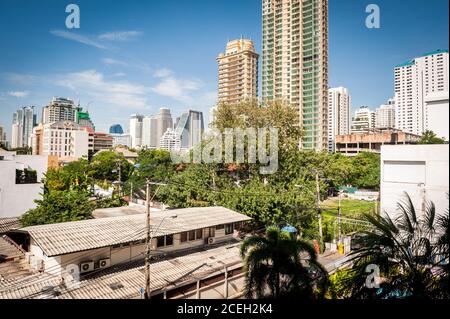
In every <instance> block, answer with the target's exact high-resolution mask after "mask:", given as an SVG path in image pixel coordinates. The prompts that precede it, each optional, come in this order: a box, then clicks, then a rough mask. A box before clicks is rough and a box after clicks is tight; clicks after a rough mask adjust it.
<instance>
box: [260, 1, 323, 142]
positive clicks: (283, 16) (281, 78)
mask: <svg viewBox="0 0 450 319" xmlns="http://www.w3.org/2000/svg"><path fill="white" fill-rule="evenodd" d="M262 7H263V13H262V16H263V17H262V19H263V41H262V45H263V59H262V97H263V99H265V100H272V99H284V100H285V101H287V102H289V103H290V104H292V105H295V106H296V107H298V109H299V116H300V123H301V125H302V127H303V128H304V130H305V137H304V138H303V140H302V143H301V144H302V145H301V146H302V147H303V148H305V149H316V150H323V149H327V148H328V128H327V126H328V120H327V117H328V102H327V98H328V0H263V3H262Z"/></svg>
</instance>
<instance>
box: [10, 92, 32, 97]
mask: <svg viewBox="0 0 450 319" xmlns="http://www.w3.org/2000/svg"><path fill="white" fill-rule="evenodd" d="M28 94H30V92H28V91H11V92H8V95H9V96H14V97H17V98H19V97H26V96H27V95H28Z"/></svg>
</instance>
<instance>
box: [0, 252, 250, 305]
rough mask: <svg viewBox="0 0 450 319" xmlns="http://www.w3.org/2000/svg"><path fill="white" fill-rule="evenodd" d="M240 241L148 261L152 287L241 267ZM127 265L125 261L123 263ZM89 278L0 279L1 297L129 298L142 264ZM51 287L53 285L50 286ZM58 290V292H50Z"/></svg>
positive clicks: (137, 283) (140, 281)
mask: <svg viewBox="0 0 450 319" xmlns="http://www.w3.org/2000/svg"><path fill="white" fill-rule="evenodd" d="M239 247H240V244H239V243H237V244H232V245H226V246H221V247H218V248H212V249H208V250H203V251H199V252H196V253H191V254H188V255H185V256H181V257H176V258H172V259H169V260H164V261H161V262H156V263H152V264H151V268H150V286H151V290H152V291H157V290H162V289H170V288H173V287H177V286H178V287H179V286H181V285H183V284H186V283H188V282H190V281H195V280H197V279H202V278H204V277H206V276H208V275H209V274H213V273H216V272H218V271H222V270H223V269H224V267H225V266H230V267H231V266H236V267H240V266H241V264H242V259H241V257H240V254H239ZM125 266H126V264H125ZM105 273H106V274H98V275H96V276H95V277H93V278H91V279H86V280H82V281H81V282H80V285H79V287H78V288H72V289H66V288H65V287H63V286H62V285H61V280H60V279H58V278H57V277H55V276H52V275H49V274H41V275H39V276H30V277H29V278H27V279H25V280H21V281H18V282H16V283H12V284H11V283H9V284H8V285H6V284H5V285H3V286H2V284H1V283H0V299H19V298H60V299H130V298H140V297H141V296H140V293H139V290H140V289H141V288H143V287H144V282H145V277H144V267H143V266H138V267H134V268H131V269H126V270H122V271H120V270H119V271H116V272H108V271H105ZM52 287H54V288H52ZM49 291H50V292H52V291H58V294H57V295H55V294H52V293H49Z"/></svg>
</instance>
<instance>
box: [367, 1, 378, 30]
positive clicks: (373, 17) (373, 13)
mask: <svg viewBox="0 0 450 319" xmlns="http://www.w3.org/2000/svg"><path fill="white" fill-rule="evenodd" d="M366 13H370V14H369V15H368V16H367V17H366V27H367V28H368V29H379V28H381V15H380V7H379V6H378V5H376V4H373V3H372V4H369V5H368V6H367V7H366Z"/></svg>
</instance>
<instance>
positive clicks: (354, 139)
mask: <svg viewBox="0 0 450 319" xmlns="http://www.w3.org/2000/svg"><path fill="white" fill-rule="evenodd" d="M419 140H420V136H419V135H415V134H411V133H405V132H402V131H398V130H395V129H373V130H371V131H368V132H365V133H358V134H349V135H338V136H336V144H335V145H336V152H337V153H341V154H344V155H347V156H354V155H357V154H359V153H361V152H369V153H378V154H379V153H380V152H381V147H382V145H398V144H416V143H417V142H418V141H419Z"/></svg>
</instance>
